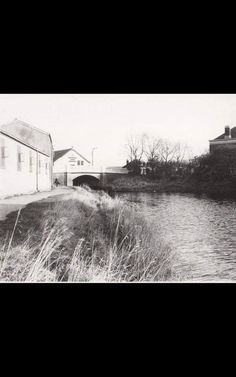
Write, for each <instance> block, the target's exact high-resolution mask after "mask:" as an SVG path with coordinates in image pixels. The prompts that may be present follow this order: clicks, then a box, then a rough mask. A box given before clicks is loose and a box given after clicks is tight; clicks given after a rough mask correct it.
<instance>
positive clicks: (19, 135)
mask: <svg viewBox="0 0 236 377" xmlns="http://www.w3.org/2000/svg"><path fill="white" fill-rule="evenodd" d="M0 131H2V132H3V133H5V134H6V135H8V136H9V137H12V138H13V139H15V140H17V141H19V142H22V143H23V144H26V145H28V146H29V147H32V148H33V149H36V150H38V151H39V152H41V153H44V154H46V155H47V156H50V155H51V152H52V139H51V136H50V134H49V133H47V132H45V131H42V130H40V129H39V128H36V127H34V126H32V125H31V124H28V123H26V122H23V121H21V120H19V119H15V120H14V121H13V122H11V123H8V124H3V125H1V126H0Z"/></svg>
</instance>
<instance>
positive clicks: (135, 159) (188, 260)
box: [0, 93, 236, 283]
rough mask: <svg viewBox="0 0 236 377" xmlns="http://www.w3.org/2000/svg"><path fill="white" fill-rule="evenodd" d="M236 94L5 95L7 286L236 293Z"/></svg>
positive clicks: (2, 187) (1, 232) (0, 126)
mask: <svg viewBox="0 0 236 377" xmlns="http://www.w3.org/2000/svg"><path fill="white" fill-rule="evenodd" d="M235 227H236V94H210V93H209V94H207V93H206V94H197V93H196V94H194V93H193V94H190V93H189V94H174V93H173V94H168V93H165V94H164V93H163V94H151V93H150V94H148V93H146V94H145V93H143V94H142V93H140V94H139V93H133V94H132V93H130V94H129V93H126V94H125V93H124V94H122V93H119V94H118V93H117V94H116V93H114V94H112V93H107V94H106V93H105V94H104V93H101V94H99V93H97V94H96V93H93V94H92V93H91V94H89V93H87V94H86V93H84V94H76V93H74V94H59V93H58V94H49V93H47V94H46V93H45V94H23V93H22V94H17V93H15V94H0V282H1V283H160V282H161V283H212V282H220V283H221V282H223V283H233V282H235V281H236V263H235V261H236V233H235Z"/></svg>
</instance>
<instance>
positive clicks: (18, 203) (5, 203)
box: [0, 187, 72, 221]
mask: <svg viewBox="0 0 236 377" xmlns="http://www.w3.org/2000/svg"><path fill="white" fill-rule="evenodd" d="M71 190H72V189H71V188H68V187H62V188H59V187H58V188H55V189H53V190H52V191H44V192H37V193H34V194H28V195H19V196H12V197H11V198H7V199H0V221H2V220H4V219H5V218H6V216H7V215H8V214H9V213H10V212H13V211H17V210H18V209H20V208H23V207H25V206H26V205H27V204H29V203H31V202H36V201H38V200H42V199H46V198H48V197H50V196H55V195H65V194H69V193H70V192H71Z"/></svg>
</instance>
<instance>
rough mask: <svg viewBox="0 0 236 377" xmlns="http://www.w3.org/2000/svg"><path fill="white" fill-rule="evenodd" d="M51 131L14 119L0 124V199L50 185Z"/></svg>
mask: <svg viewBox="0 0 236 377" xmlns="http://www.w3.org/2000/svg"><path fill="white" fill-rule="evenodd" d="M52 166H53V147H52V140H51V136H50V134H48V133H46V132H44V131H42V130H40V129H38V128H36V127H33V126H31V125H29V124H27V123H25V122H22V121H20V120H17V119H15V120H14V121H13V122H11V123H9V124H4V125H2V126H0V198H4V197H6V196H12V195H19V194H29V193H34V192H36V191H48V190H51V188H52Z"/></svg>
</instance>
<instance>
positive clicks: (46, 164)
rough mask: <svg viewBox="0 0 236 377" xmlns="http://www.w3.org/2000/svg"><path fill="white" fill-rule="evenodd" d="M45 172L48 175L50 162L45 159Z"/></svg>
mask: <svg viewBox="0 0 236 377" xmlns="http://www.w3.org/2000/svg"><path fill="white" fill-rule="evenodd" d="M45 174H46V175H47V174H48V163H47V161H45Z"/></svg>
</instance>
